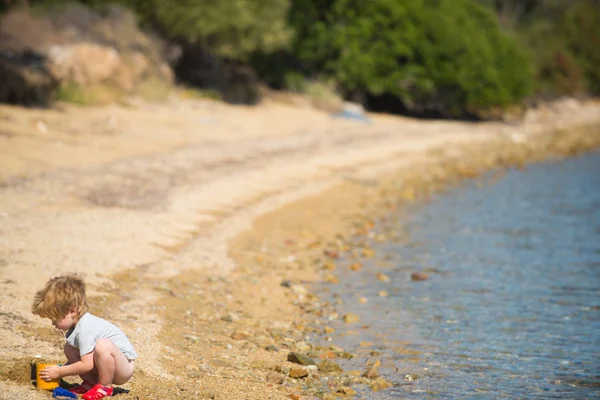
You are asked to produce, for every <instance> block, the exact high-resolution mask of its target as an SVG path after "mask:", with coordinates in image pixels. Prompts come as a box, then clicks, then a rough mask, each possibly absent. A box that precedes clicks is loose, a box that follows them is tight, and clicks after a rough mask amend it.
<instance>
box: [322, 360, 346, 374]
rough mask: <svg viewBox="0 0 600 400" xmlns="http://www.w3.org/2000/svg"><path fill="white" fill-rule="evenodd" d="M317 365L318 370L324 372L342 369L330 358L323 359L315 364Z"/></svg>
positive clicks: (341, 370)
mask: <svg viewBox="0 0 600 400" xmlns="http://www.w3.org/2000/svg"><path fill="white" fill-rule="evenodd" d="M317 366H318V367H319V371H321V372H324V373H329V372H343V371H344V370H343V369H342V367H340V366H339V365H338V364H336V363H335V362H333V361H330V360H323V361H321V362H320V363H319V364H317Z"/></svg>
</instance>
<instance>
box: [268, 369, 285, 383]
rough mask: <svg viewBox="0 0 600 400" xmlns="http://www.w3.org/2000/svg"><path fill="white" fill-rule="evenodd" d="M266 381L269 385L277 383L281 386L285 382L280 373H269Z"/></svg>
mask: <svg viewBox="0 0 600 400" xmlns="http://www.w3.org/2000/svg"><path fill="white" fill-rule="evenodd" d="M266 380H267V382H269V383H275V384H277V385H281V384H282V383H283V380H284V376H283V375H282V374H280V373H278V372H273V371H271V372H269V373H267V376H266Z"/></svg>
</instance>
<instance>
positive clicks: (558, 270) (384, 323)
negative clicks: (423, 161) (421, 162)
mask: <svg viewBox="0 0 600 400" xmlns="http://www.w3.org/2000/svg"><path fill="white" fill-rule="evenodd" d="M394 230H396V231H398V232H399V234H398V236H399V237H400V239H398V240H395V241H390V240H385V241H383V242H377V241H376V240H372V243H371V244H372V246H373V247H374V248H375V253H376V257H375V259H374V260H372V261H370V262H369V263H368V264H367V265H365V268H364V269H363V270H362V271H360V272H348V273H344V274H343V275H342V278H341V279H342V280H341V283H340V284H339V285H337V286H335V287H332V288H331V289H330V290H331V293H330V294H329V295H328V296H330V297H331V299H335V298H339V299H340V300H341V304H342V305H341V306H340V312H346V311H351V312H353V313H357V314H359V315H360V317H361V322H360V324H358V326H354V327H352V326H351V327H347V326H346V325H344V324H342V323H341V322H335V321H331V322H330V324H331V325H334V326H335V328H336V332H337V333H336V334H334V335H332V340H333V343H338V344H341V345H342V346H343V347H346V348H350V349H351V350H354V351H355V352H356V353H357V354H358V357H356V358H354V359H353V360H350V361H348V362H347V363H346V364H345V365H344V367H345V368H346V369H348V368H354V369H360V368H363V367H364V364H365V363H367V362H369V361H373V360H374V359H380V360H381V361H382V368H381V372H382V374H383V375H384V377H385V378H386V379H388V380H390V381H392V382H393V383H394V384H395V385H394V386H393V387H392V388H389V389H386V390H383V391H381V392H377V393H371V392H364V393H362V394H361V396H362V397H363V398H372V399H387V398H448V399H450V398H453V399H461V398H527V399H552V398H600V153H592V154H587V155H584V156H581V157H577V158H572V159H567V160H563V161H560V162H558V161H557V162H549V163H542V164H537V165H533V166H529V167H527V168H526V169H525V170H514V171H508V172H507V173H506V174H504V175H502V176H501V177H500V178H498V179H493V180H492V179H489V177H488V178H487V179H486V178H484V179H482V180H476V181H472V182H468V183H466V184H463V185H461V186H459V187H456V188H454V189H452V190H450V191H447V192H445V193H441V194H439V195H437V196H435V197H434V198H433V199H432V200H431V201H430V202H428V203H426V204H422V205H419V206H414V207H411V208H410V209H408V210H405V211H403V212H402V215H399V216H391V217H390V218H388V219H386V220H385V221H383V222H381V223H380V224H379V226H378V227H377V231H379V232H387V233H389V232H390V231H394ZM375 237H377V236H376V235H375ZM414 271H425V272H428V273H429V275H430V279H428V280H427V281H424V282H414V281H411V280H410V274H411V273H412V272H414ZM377 273H385V274H386V275H387V276H388V277H389V278H390V279H389V282H382V280H381V279H377V277H376V274H377ZM380 278H381V276H380ZM381 291H385V292H387V294H388V296H386V297H381V296H380V292H381ZM361 297H363V298H365V299H367V300H368V302H367V303H364V304H363V303H362V302H360V301H358V299H360V298H361ZM363 302H364V299H363ZM336 323H337V324H338V325H335V324H336ZM348 330H349V331H350V332H348ZM361 342H362V346H361V345H360V343H361ZM364 342H372V343H373V344H372V345H370V344H369V343H364Z"/></svg>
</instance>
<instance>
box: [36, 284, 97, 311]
mask: <svg viewBox="0 0 600 400" xmlns="http://www.w3.org/2000/svg"><path fill="white" fill-rule="evenodd" d="M71 308H74V309H75V311H76V312H77V317H80V316H82V315H83V314H85V313H86V312H87V311H88V304H87V299H86V296H85V282H84V281H83V279H81V278H80V277H79V276H77V275H64V276H57V277H55V278H52V279H50V280H49V281H48V282H46V285H45V286H44V288H43V289H42V290H39V291H38V292H37V293H36V294H35V297H34V298H33V305H32V306H31V312H32V313H34V314H36V315H39V316H40V317H42V318H50V319H52V320H59V319H62V318H64V317H65V316H66V315H67V314H68V313H69V312H70V310H71Z"/></svg>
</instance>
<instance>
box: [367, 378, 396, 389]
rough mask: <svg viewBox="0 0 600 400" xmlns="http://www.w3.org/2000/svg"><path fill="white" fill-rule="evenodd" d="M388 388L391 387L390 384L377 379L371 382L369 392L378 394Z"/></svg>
mask: <svg viewBox="0 0 600 400" xmlns="http://www.w3.org/2000/svg"><path fill="white" fill-rule="evenodd" d="M390 386H392V384H391V383H389V382H388V381H386V380H385V379H383V378H377V379H375V380H374V381H373V382H371V390H372V391H374V392H379V391H380V390H383V389H385V388H389V387H390Z"/></svg>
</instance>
